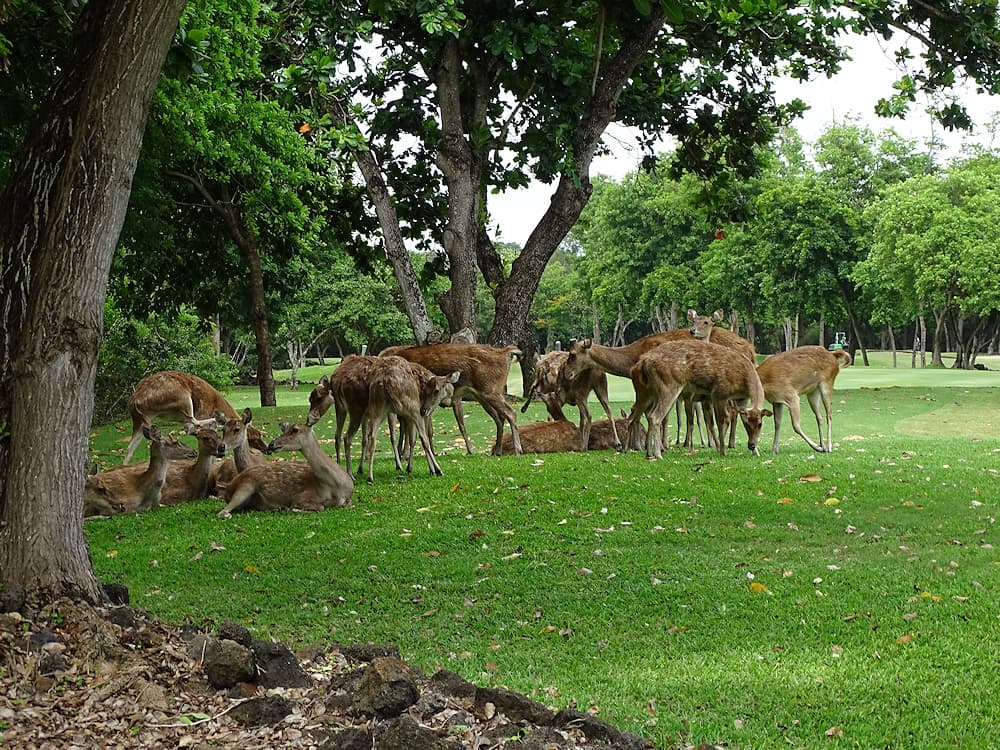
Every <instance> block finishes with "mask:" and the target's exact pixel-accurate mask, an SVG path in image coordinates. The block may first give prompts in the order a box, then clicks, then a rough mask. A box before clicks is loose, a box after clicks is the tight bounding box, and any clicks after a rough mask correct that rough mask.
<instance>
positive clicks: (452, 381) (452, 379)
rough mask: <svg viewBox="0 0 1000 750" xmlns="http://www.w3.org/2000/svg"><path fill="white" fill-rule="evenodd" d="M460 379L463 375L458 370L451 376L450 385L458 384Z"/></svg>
mask: <svg viewBox="0 0 1000 750" xmlns="http://www.w3.org/2000/svg"><path fill="white" fill-rule="evenodd" d="M460 377H462V373H461V372H459V371H458V370H456V371H455V372H453V373H452V374H451V376H450V377H449V378H448V382H449V383H457V382H458V379H459V378H460Z"/></svg>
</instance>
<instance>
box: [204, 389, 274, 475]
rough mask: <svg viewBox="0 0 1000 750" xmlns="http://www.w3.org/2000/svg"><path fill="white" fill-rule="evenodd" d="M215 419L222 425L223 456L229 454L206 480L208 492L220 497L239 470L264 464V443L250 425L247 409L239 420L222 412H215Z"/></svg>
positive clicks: (265, 447)
mask: <svg viewBox="0 0 1000 750" xmlns="http://www.w3.org/2000/svg"><path fill="white" fill-rule="evenodd" d="M215 419H216V421H218V422H219V424H221V425H222V449H223V453H229V454H231V455H230V456H228V457H226V458H225V459H223V460H222V461H219V462H218V463H216V464H215V466H214V467H212V474H211V477H210V478H209V485H208V491H209V493H210V494H213V495H221V494H222V492H223V489H224V488H225V487H226V486H227V485H228V484H229V483H230V482H232V481H233V479H235V478H236V475H237V474H239V473H240V472H241V471H243V470H245V469H248V468H249V467H251V466H257V465H259V464H263V463H266V461H267V459H265V458H264V454H265V453H267V443H266V442H264V437H263V435H261V432H260V430H258V429H257V428H256V427H254V426H253V412H252V411H250V409H249V408H247V409H244V410H243V417H242V418H240V417H236V418H226V416H225V415H224V414H223V413H222V412H216V413H215ZM251 449H252V450H251ZM220 455H222V454H220Z"/></svg>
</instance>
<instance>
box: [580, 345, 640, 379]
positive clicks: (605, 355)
mask: <svg viewBox="0 0 1000 750" xmlns="http://www.w3.org/2000/svg"><path fill="white" fill-rule="evenodd" d="M590 359H591V360H592V361H593V362H594V364H595V365H597V366H598V367H600V368H601V369H602V370H604V371H605V372H610V373H611V374H612V375H618V376H621V377H625V378H627V377H628V371H629V370H630V369H632V365H634V364H635V362H636V360H637V359H638V356H636V355H634V354H633V352H632V351H631V350H630V349H629V347H627V346H601V345H600V344H592V345H591V347H590Z"/></svg>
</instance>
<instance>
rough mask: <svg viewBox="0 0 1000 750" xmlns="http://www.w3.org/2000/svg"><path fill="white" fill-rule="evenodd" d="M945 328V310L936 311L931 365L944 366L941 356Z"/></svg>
mask: <svg viewBox="0 0 1000 750" xmlns="http://www.w3.org/2000/svg"><path fill="white" fill-rule="evenodd" d="M944 330H945V320H944V311H943V310H942V311H938V310H935V311H934V349H933V351H932V352H931V367H944V360H943V359H942V358H941V339H942V336H943V334H944Z"/></svg>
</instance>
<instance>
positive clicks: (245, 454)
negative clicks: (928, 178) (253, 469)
mask: <svg viewBox="0 0 1000 750" xmlns="http://www.w3.org/2000/svg"><path fill="white" fill-rule="evenodd" d="M233 463H235V464H236V471H237V472H241V471H244V470H246V469H248V468H249V467H250V449H249V448H247V441H246V435H244V436H243V440H240V441H239V442H238V443H237V444H236V445H234V446H233Z"/></svg>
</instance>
